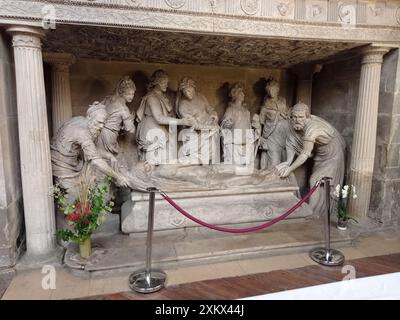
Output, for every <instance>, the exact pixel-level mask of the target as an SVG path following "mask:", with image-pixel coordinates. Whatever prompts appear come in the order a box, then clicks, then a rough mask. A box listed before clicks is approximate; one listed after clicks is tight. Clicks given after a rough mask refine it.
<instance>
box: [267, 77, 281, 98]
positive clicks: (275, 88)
mask: <svg viewBox="0 0 400 320" xmlns="http://www.w3.org/2000/svg"><path fill="white" fill-rule="evenodd" d="M265 91H266V92H267V95H268V97H269V98H272V99H276V98H278V96H279V83H278V82H277V81H276V80H275V79H274V78H269V79H268V80H267V84H266V86H265Z"/></svg>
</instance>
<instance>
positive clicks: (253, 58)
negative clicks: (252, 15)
mask: <svg viewBox="0 0 400 320" xmlns="http://www.w3.org/2000/svg"><path fill="white" fill-rule="evenodd" d="M355 46H357V44H352V43H333V42H316V41H301V42H299V41H290V40H282V39H280V40H272V39H269V40H266V39H255V38H244V37H228V36H216V35H194V34H187V33H173V32H158V31H145V30H130V29H118V28H101V27H78V26H66V25H65V26H59V27H58V28H57V29H56V30H54V31H52V32H49V33H48V35H47V37H46V39H45V40H44V50H45V51H49V52H69V53H73V54H75V55H76V56H77V57H80V58H88V59H100V60H121V61H133V62H154V63H183V64H199V65H221V66H249V67H272V68H276V67H279V68H281V67H289V66H292V65H295V64H298V63H302V62H305V61H313V60H319V59H323V58H326V57H329V56H332V55H334V54H336V53H338V52H341V51H344V50H346V49H349V48H353V47H355Z"/></svg>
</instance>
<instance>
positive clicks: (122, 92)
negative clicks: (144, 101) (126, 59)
mask: <svg viewBox="0 0 400 320" xmlns="http://www.w3.org/2000/svg"><path fill="white" fill-rule="evenodd" d="M116 91H117V95H118V96H122V97H123V98H124V99H125V101H126V102H128V103H129V102H132V100H133V97H134V96H135V92H136V86H135V83H134V82H133V81H132V79H131V78H129V76H126V77H123V78H122V79H121V80H120V81H119V82H118V84H117V89H116Z"/></svg>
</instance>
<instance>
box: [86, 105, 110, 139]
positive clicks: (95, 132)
mask: <svg viewBox="0 0 400 320" xmlns="http://www.w3.org/2000/svg"><path fill="white" fill-rule="evenodd" d="M86 119H87V120H88V127H89V131H90V134H91V135H92V137H93V138H94V139H95V138H97V137H98V136H99V134H100V132H101V129H103V127H104V124H105V123H106V119H107V111H106V106H105V105H104V104H101V103H100V102H98V101H95V102H93V104H91V105H90V106H89V109H88V110H87V111H86Z"/></svg>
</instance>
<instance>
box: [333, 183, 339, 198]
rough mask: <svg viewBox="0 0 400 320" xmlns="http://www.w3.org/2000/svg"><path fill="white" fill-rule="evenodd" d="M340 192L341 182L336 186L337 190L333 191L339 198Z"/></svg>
mask: <svg viewBox="0 0 400 320" xmlns="http://www.w3.org/2000/svg"><path fill="white" fill-rule="evenodd" d="M339 193H340V184H338V185H337V186H336V188H335V191H334V192H333V195H334V196H335V197H338V198H339Z"/></svg>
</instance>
